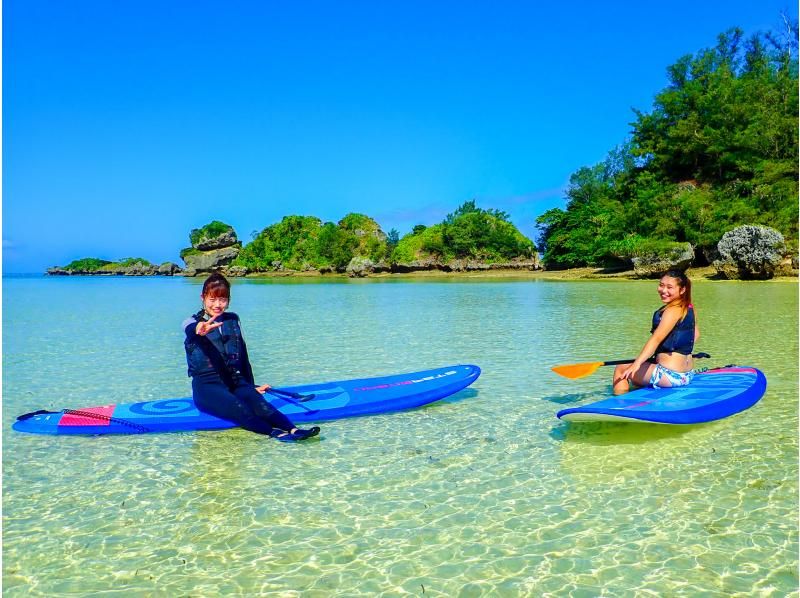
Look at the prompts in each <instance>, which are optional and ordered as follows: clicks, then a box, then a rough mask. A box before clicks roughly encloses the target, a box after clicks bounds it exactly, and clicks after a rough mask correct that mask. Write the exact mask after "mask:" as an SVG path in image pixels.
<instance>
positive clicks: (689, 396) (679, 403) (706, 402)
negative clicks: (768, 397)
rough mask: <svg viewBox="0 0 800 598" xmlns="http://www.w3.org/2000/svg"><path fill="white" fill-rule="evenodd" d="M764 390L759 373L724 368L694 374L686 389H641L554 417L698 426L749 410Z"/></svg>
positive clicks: (749, 368)
mask: <svg viewBox="0 0 800 598" xmlns="http://www.w3.org/2000/svg"><path fill="white" fill-rule="evenodd" d="M766 390H767V379H766V377H765V376H764V374H763V373H762V372H761V371H760V370H757V369H756V368H752V367H738V366H727V367H724V368H717V369H712V370H707V371H705V372H702V373H699V374H697V375H696V376H695V377H694V380H692V383H691V384H689V385H688V386H680V387H676V388H657V389H656V388H651V387H648V388H640V389H637V390H634V391H632V392H629V393H627V394H624V395H620V396H617V397H613V398H610V399H604V400H602V401H597V402H596V403H589V404H588V405H584V406H582V407H573V408H570V409H562V410H561V411H559V412H558V413H557V414H556V416H557V417H558V418H559V419H563V420H566V421H572V422H586V421H617V422H643V423H655V424H701V423H705V422H710V421H714V420H718V419H722V418H724V417H728V416H730V415H733V414H735V413H739V412H740V411H744V410H745V409H748V408H750V407H752V406H753V405H755V404H756V403H757V402H758V401H759V399H761V397H762V396H764V393H765V392H766Z"/></svg>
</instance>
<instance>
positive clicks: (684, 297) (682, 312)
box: [614, 270, 700, 395]
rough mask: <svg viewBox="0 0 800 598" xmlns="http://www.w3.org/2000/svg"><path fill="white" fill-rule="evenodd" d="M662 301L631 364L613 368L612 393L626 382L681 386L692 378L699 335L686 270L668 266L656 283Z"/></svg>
mask: <svg viewBox="0 0 800 598" xmlns="http://www.w3.org/2000/svg"><path fill="white" fill-rule="evenodd" d="M658 294H659V296H660V297H661V301H662V302H663V303H664V305H663V306H662V307H660V308H659V309H657V310H656V312H655V313H654V314H653V327H652V328H651V330H650V332H651V335H650V338H649V339H648V340H647V342H646V343H645V345H644V348H643V349H642V351H641V353H639V356H638V357H637V358H636V359H635V360H634V362H633V363H631V364H627V363H626V364H623V365H618V366H617V367H616V368H615V369H614V394H615V395H621V394H624V393H626V392H628V391H629V390H630V385H631V384H633V385H635V386H652V387H653V388H660V387H661V388H664V387H667V388H668V387H671V386H685V385H687V384H689V383H690V382H691V381H692V378H694V371H693V370H692V368H693V361H692V350H693V349H694V343H695V341H696V340H697V339H698V338H700V331H699V329H698V328H697V320H696V319H695V313H694V306H693V305H692V282H691V281H690V280H689V278H688V277H687V276H686V273H685V272H683V271H680V270H670V271H669V272H667V273H666V274H664V276H662V277H661V280H660V281H659V283H658Z"/></svg>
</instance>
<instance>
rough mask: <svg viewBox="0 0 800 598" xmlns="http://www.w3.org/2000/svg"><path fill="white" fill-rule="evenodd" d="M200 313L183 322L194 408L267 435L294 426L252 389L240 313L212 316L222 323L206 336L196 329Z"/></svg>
mask: <svg viewBox="0 0 800 598" xmlns="http://www.w3.org/2000/svg"><path fill="white" fill-rule="evenodd" d="M201 317H202V312H201V313H198V314H195V315H194V316H192V317H191V318H189V319H187V320H186V321H184V323H183V330H184V332H185V333H186V339H185V340H184V348H185V349H186V361H187V363H188V365H189V376H191V378H192V397H193V398H194V402H195V405H196V406H197V408H198V409H199V410H200V411H203V412H205V413H208V414H210V415H213V416H216V417H219V418H221V419H226V420H228V421H231V422H234V423H235V424H237V425H238V426H241V427H242V428H244V429H245V430H250V431H251V432H257V433H258V434H267V435H270V434H272V432H273V430H274V429H276V428H277V429H280V430H286V431H287V432H288V431H290V430H291V429H292V428H294V427H295V426H294V424H293V423H292V422H291V421H290V420H289V419H288V418H287V417H286V416H285V415H283V414H282V413H280V412H279V411H277V410H276V409H275V408H274V407H272V406H271V405H270V404H269V403H268V402H267V401H266V399H265V398H264V396H263V395H262V394H261V393H260V392H258V391H257V390H256V389H255V380H254V377H253V370H252V368H251V367H250V360H249V359H248V357H247V346H246V345H245V343H244V338H243V337H242V331H241V328H240V326H239V316H237V315H236V314H234V313H230V312H225V313H223V314H222V315H221V316H219V317H217V319H216V320H215V322H221V323H222V326H220V327H219V328H216V329H214V330H212V331H211V332H209V333H208V334H207V335H206V336H200V335H198V334H197V333H196V332H195V329H196V328H197V323H198V322H199V321H200V320H199V318H201Z"/></svg>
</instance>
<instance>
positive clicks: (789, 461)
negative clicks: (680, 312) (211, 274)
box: [3, 278, 798, 596]
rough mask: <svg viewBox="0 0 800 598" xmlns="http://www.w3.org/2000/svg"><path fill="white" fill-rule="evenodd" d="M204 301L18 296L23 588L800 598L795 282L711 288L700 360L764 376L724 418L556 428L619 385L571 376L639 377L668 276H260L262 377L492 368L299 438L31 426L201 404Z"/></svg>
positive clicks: (122, 291)
mask: <svg viewBox="0 0 800 598" xmlns="http://www.w3.org/2000/svg"><path fill="white" fill-rule="evenodd" d="M199 284H200V281H194V280H184V279H180V278H176V279H161V278H153V279H123V278H103V279H98V278H55V279H48V278H27V279H26V278H6V279H4V280H3V588H4V590H3V591H4V594H7V595H9V596H23V595H24V596H28V595H34V596H36V595H38V596H52V595H60V594H67V593H69V594H73V595H97V594H99V595H103V594H104V593H105V594H109V595H110V594H120V595H126V596H128V595H142V596H144V595H163V596H175V595H183V596H189V595H191V596H218V595H237V594H239V595H258V594H263V595H276V596H299V595H302V596H330V595H366V596H381V595H383V596H398V595H423V592H424V595H425V596H533V595H543V594H548V593H549V594H551V595H557V596H561V595H573V596H598V595H607V596H620V595H645V596H646V595H653V596H661V595H676V596H677V595H699V594H702V595H706V596H729V595H735V594H741V595H763V596H785V595H797V586H798V556H797V555H798V524H797V519H798V487H797V481H798V432H797V430H798V288H797V285H796V284H793V283H749V284H741V283H728V282H724V283H716V282H715V283H710V282H701V283H697V284H696V285H695V303H696V304H697V308H698V318H699V321H700V326H701V332H702V339H701V341H700V343H699V344H698V350H703V351H707V352H709V353H711V354H712V355H713V356H714V358H713V359H711V360H709V363H707V364H705V365H709V366H717V365H725V364H729V363H737V364H742V365H754V366H757V367H759V368H760V369H762V370H763V371H764V372H765V373H766V375H767V378H768V381H769V388H768V390H767V394H766V396H765V397H764V399H762V401H761V402H760V403H758V404H757V405H756V406H754V407H753V408H752V409H750V410H749V411H746V412H744V413H742V414H739V415H737V416H734V417H732V418H729V419H726V420H723V421H720V422H715V423H711V424H707V425H702V426H691V427H687V428H672V427H659V426H654V425H626V424H572V425H569V424H565V423H561V422H559V420H557V419H556V418H555V416H554V415H555V412H556V411H557V410H559V409H561V408H562V407H563V406H565V405H572V404H577V403H579V402H583V401H587V402H588V401H590V400H595V399H597V398H600V397H601V396H604V395H605V394H607V392H608V390H609V388H610V386H609V380H608V377H609V376H610V373H611V372H610V371H605V372H603V371H600V372H598V373H596V374H594V375H593V376H591V377H588V378H584V379H581V380H575V381H571V380H566V379H564V378H560V377H558V376H556V375H555V374H553V373H552V372H550V371H549V366H551V365H554V364H558V363H573V362H577V361H583V360H592V361H593V360H596V359H602V358H609V359H610V358H621V357H633V356H634V355H635V354H636V352H637V351H638V350H639V349H640V348H641V345H642V344H643V343H644V340H645V339H646V335H647V333H648V330H649V324H648V322H649V318H650V315H651V313H652V310H653V309H655V307H657V306H658V298H657V296H656V292H655V286H656V285H655V283H654V282H621V281H610V282H596V281H591V282H546V281H503V282H498V281H492V282H475V281H463V280H461V281H458V280H452V281H451V280H442V281H439V280H437V281H424V282H421V281H416V282H415V281H409V280H376V281H335V282H328V281H325V282H320V281H282V280H264V281H258V280H246V281H236V282H235V283H234V284H235V286H234V290H233V306H232V309H233V310H234V311H236V312H238V313H239V314H240V315H241V316H242V320H243V323H244V331H245V335H246V337H247V340H248V346H249V348H250V353H251V357H252V360H253V366H254V370H255V371H256V374H257V380H258V381H260V382H269V383H273V384H294V383H302V382H312V381H323V380H331V379H341V378H350V377H361V376H372V375H381V374H389V373H397V372H402V371H412V370H417V369H425V368H428V367H437V366H443V365H448V364H455V363H475V364H478V365H480V366H481V368H482V369H483V374H482V376H481V377H480V379H479V380H478V381H477V382H476V383H475V384H474V385H473V386H472V387H470V388H469V389H467V390H465V391H463V392H462V393H459V394H458V395H456V396H454V397H452V398H450V399H447V400H444V401H440V402H438V403H435V404H433V405H430V406H428V407H426V408H422V409H418V410H415V411H409V412H404V413H398V414H392V415H383V416H377V417H370V418H362V419H350V420H341V421H337V422H328V423H326V424H325V425H324V426H323V433H322V437H321V440H319V441H310V442H307V443H303V444H299V445H286V444H281V443H278V442H274V441H271V440H268V439H264V438H261V437H259V436H257V435H254V434H250V433H247V432H244V431H242V430H231V431H226V432H201V433H185V434H162V435H132V436H117V437H88V438H77V437H76V438H63V437H44V436H34V435H24V434H18V433H15V432H13V431H11V430H10V426H11V424H12V422H13V420H14V417H15V416H16V415H19V414H20V413H24V412H26V411H32V410H35V409H42V408H52V409H60V408H64V407H70V408H80V407H86V406H91V405H99V404H105V403H114V402H135V401H140V400H147V399H159V398H168V397H178V396H188V394H189V393H190V390H189V382H188V378H186V376H185V362H184V356H183V349H182V333H181V331H180V322H181V321H182V320H183V319H184V318H185V317H186V316H187V315H188V314H190V313H191V312H193V311H195V310H196V309H197V307H198V303H199V299H198V297H197V296H198V294H199V292H200V286H199ZM605 369H606V370H608V368H605Z"/></svg>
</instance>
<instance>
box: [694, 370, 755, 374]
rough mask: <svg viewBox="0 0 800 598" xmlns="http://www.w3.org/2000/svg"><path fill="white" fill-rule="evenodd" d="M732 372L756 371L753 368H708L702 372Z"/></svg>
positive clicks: (753, 372) (752, 372)
mask: <svg viewBox="0 0 800 598" xmlns="http://www.w3.org/2000/svg"><path fill="white" fill-rule="evenodd" d="M731 372H734V373H736V374H741V373H742V372H749V373H751V374H755V373H756V371H755V370H754V369H753V368H723V369H721V370H708V371H707V372H703V375H705V374H730V373H731Z"/></svg>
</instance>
